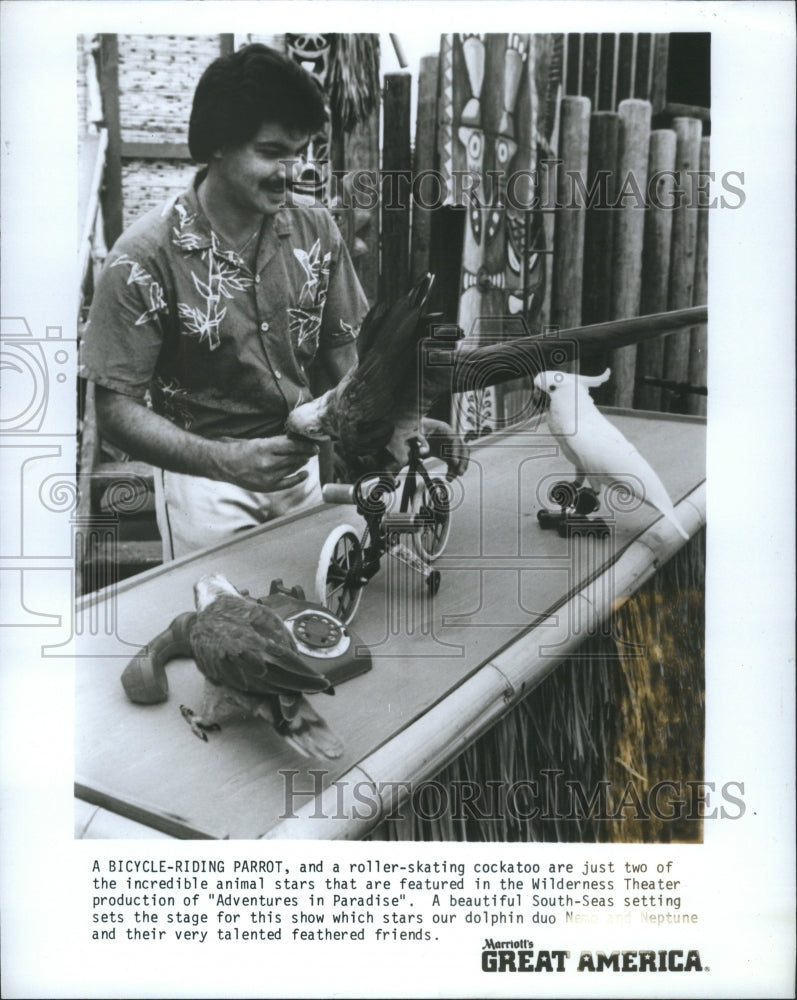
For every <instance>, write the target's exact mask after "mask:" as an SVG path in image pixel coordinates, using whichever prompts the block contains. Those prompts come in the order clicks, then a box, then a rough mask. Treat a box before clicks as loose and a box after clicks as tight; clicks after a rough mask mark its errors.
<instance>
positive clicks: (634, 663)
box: [372, 531, 705, 843]
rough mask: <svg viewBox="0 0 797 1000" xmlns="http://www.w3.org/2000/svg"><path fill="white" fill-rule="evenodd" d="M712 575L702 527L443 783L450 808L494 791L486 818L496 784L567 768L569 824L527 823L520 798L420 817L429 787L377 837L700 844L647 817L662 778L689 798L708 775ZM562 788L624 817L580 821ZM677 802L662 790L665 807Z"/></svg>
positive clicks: (683, 825)
mask: <svg viewBox="0 0 797 1000" xmlns="http://www.w3.org/2000/svg"><path fill="white" fill-rule="evenodd" d="M704 576H705V532H704V531H701V532H699V534H698V535H696V536H695V538H693V539H692V540H691V541H690V542H689V543H688V544H687V545H686V546H685V547H684V548H683V549H681V550H680V551H679V552H678V553H677V554H676V555H675V556H674V557H673V558H672V559H671V560H670V561H669V562H668V563H666V564H665V565H664V566H663V567H662V568H661V569H660V570H659V571H658V572H657V573H656V575H655V576H654V577H653V579H652V580H651V581H650V582H649V583H648V584H646V585H645V586H644V587H642V588H641V589H640V590H639V591H638V592H637V593H636V594H634V595H633V596H632V597H631V598H630V600H628V601H627V602H626V604H624V605H623V606H622V607H621V608H620V609H619V610H618V611H617V612H616V613H615V615H614V616H613V628H612V629H611V635H610V636H608V637H598V638H593V639H590V640H588V641H587V642H586V643H585V644H584V646H583V647H582V648H581V651H580V653H579V655H577V656H575V657H572V658H570V659H568V660H566V661H565V662H563V663H562V664H560V666H559V667H558V668H557V669H556V670H555V671H554V672H553V673H552V674H551V675H550V676H549V677H548V678H547V679H546V680H545V681H543V683H542V684H540V685H539V687H537V688H536V689H535V690H534V691H532V693H531V694H530V695H529V696H528V697H527V698H525V699H524V700H523V701H522V702H520V703H519V704H518V705H517V706H516V707H515V708H514V709H513V710H512V711H511V712H510V713H509V714H508V715H506V716H505V717H504V718H503V719H502V720H501V721H500V722H499V723H498V724H497V725H495V726H494V727H493V728H492V729H491V730H490V731H489V732H487V733H486V734H485V735H483V736H482V737H480V738H479V739H478V740H477V741H476V742H474V743H473V744H472V745H471V746H470V747H468V749H467V750H466V751H465V752H464V753H463V754H461V755H460V756H459V757H458V758H457V759H456V760H455V761H454V762H453V763H452V764H450V765H449V766H448V767H447V768H445V769H444V770H443V771H442V772H441V773H440V774H438V775H437V777H436V778H435V779H434V780H435V783H437V784H439V785H442V786H443V787H444V788H445V789H447V790H448V791H447V797H448V801H449V802H455V801H456V793H455V792H454V789H455V788H456V787H457V785H456V783H457V782H475V783H476V784H477V785H478V787H480V788H481V789H482V790H484V792H485V798H484V799H483V800H482V802H481V810H482V812H491V811H492V810H490V809H488V808H487V802H488V800H487V798H486V795H487V792H488V791H489V789H490V785H489V782H497V783H500V785H496V786H495V787H496V788H498V787H500V788H503V789H506V788H508V787H510V786H512V785H513V784H515V783H517V782H527V781H536V782H538V783H539V786H540V787H541V788H545V787H546V785H545V783H546V780H548V779H546V777H545V774H544V772H545V771H546V770H549V771H559V772H562V774H561V775H560V776H559V777H558V778H557V779H555V781H556V782H557V785H558V787H559V789H560V805H562V806H563V808H560V809H559V810H558V811H559V812H560V813H564V814H565V818H561V817H560V818H556V817H554V816H553V815H552V816H551V818H545V817H544V816H537V817H533V818H531V817H530V818H524V817H523V815H522V814H524V813H528V814H530V813H531V811H532V809H531V807H532V805H533V802H532V800H531V799H530V798H529V797H528V796H526V797H525V798H524V797H523V796H520V797H519V798H518V800H517V802H516V804H515V805H516V808H512V809H507V808H497V809H495V810H494V812H495V815H494V816H492V815H491V816H490V817H489V818H486V819H485V818H481V817H478V816H474V815H473V812H472V811H469V810H467V809H460V810H459V812H460V814H461V817H462V818H454V816H453V815H452V812H455V810H450V809H449V810H447V811H446V813H445V814H444V815H442V816H441V817H440V818H439V819H424V818H422V815H421V816H419V815H417V813H418V812H420V813H421V814H426V815H434V814H435V812H436V809H435V801H436V800H435V801H432V800H434V799H435V796H438V799H439V794H438V793H437V792H436V791H435V790H434V789H431V788H430V789H429V792H430V795H429V799H430V801H429V803H428V804H426V805H425V804H424V801H423V798H422V799H421V800H420V805H421V807H420V809H418V810H416V811H413V810H412V809H410V808H409V806H406V807H405V808H404V810H403V815H404V818H403V819H401V820H388V821H385V822H384V823H382V824H381V826H380V827H378V828H377V830H376V831H375V832H374V834H373V835H372V837H373V839H386V840H469V841H512V842H530V841H556V842H564V841H579V842H587V843H595V842H609V841H614V842H626V843H635V842H643V843H649V842H695V841H700V840H701V839H702V827H701V824H700V822H699V821H696V820H690V819H686V818H685V816H684V817H682V818H680V819H674V820H669V821H668V820H664V819H661V818H657V817H656V816H655V815H650V817H649V818H640V817H642V816H643V813H644V812H649V810H648V808H647V806H648V801H647V796H648V792H649V790H650V789H651V788H652V787H653V786H654V785H655V784H656V783H657V782H660V781H673V782H676V783H680V787H681V790H682V791H683V790H684V788H685V785H684V783H685V782H687V781H700V780H702V778H703V743H704V718H705V708H704V702H705V697H704V635H705V616H704V589H703V588H704ZM551 780H554V779H551ZM565 781H573V782H577V783H578V785H579V786H580V787H581V789H583V791H584V792H585V793H586V795H587V798H588V799H589V797H590V796H591V794H592V792H593V791H594V790H595V789H596V788H598V787H599V783H601V782H608V783H609V786H608V791H607V796H608V797H607V802H608V808H607V810H606V812H607V813H608V814H609V815H610V816H616V814H618V813H619V814H620V816H621V817H622V818H611V819H599V818H597V816H596V815H594V814H591V811H590V810H589V809H579V808H577V809H576V810H575V813H574V815H573V817H572V818H571V817H570V816H568V813H569V812H570V807H571V804H572V799H571V797H570V796H569V794H568V793H567V788H566V787H565V786H564V785H563V783H564V782H565ZM459 787H460V788H462V787H463V786H462V785H460V786H459ZM665 791H666V790H665ZM634 793H636V795H638V797H639V800H640V802H641V804H642V810H640V809H639V808H638V807H637V805H636V798H635V797H634ZM678 797H679V796H678V795H677V793H675V792H673V794H672V795H670V796H669V799H668V796H667V794H662V795H661V796H660V799H659V805H660V806H661V809H662V811H663V812H665V813H666V812H667V811H668V809H669V808H670V806H669V803H670V801H671V800H674V799H677V798H678ZM680 797H681V798H687V799H688V795H686V796H684V795H681V796H680ZM497 801H498V802H499V803H500V801H501V797H500V794H499V796H498V799H497ZM623 801H625V802H626V803H627V805H626V808H625V809H623V810H620V809H619V805H620V803H621V802H623ZM538 804H539V802H538ZM504 805H505V803H504ZM541 811H542V812H543V813H544V812H545V809H542V810H541ZM550 812H551V813H553V812H554V810H550ZM593 812H595V811H593ZM674 812H676V813H677V809H675V810H674ZM499 813H500V815H499ZM579 813H580V814H581V815H579ZM684 813H685V810H684ZM518 814H521V815H518Z"/></svg>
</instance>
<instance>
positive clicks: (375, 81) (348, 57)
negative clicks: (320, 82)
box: [327, 34, 379, 132]
mask: <svg viewBox="0 0 797 1000" xmlns="http://www.w3.org/2000/svg"><path fill="white" fill-rule="evenodd" d="M329 37H330V41H331V47H330V65H329V75H328V77H327V90H328V92H329V101H330V106H331V109H332V121H333V128H342V129H343V131H344V132H350V131H351V130H352V129H353V128H354V126H355V125H358V124H359V123H360V122H364V121H365V120H366V119H367V118H368V116H369V115H370V114H371V112H372V111H373V109H374V108H375V107H376V105H377V104H378V103H379V35H369V34H354V35H350V34H347V35H343V34H336V35H330V36H329Z"/></svg>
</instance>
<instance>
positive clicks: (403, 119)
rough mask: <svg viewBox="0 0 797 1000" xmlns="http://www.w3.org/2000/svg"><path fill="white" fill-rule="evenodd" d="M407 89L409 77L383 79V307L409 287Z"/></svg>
mask: <svg viewBox="0 0 797 1000" xmlns="http://www.w3.org/2000/svg"><path fill="white" fill-rule="evenodd" d="M411 85H412V78H411V76H410V74H409V73H388V74H386V76H385V89H384V132H383V145H382V170H383V179H382V202H381V213H382V215H381V218H382V257H381V266H380V273H379V288H380V295H379V298H380V300H381V301H382V302H384V303H385V304H386V305H389V304H390V303H392V302H395V301H396V299H398V298H399V297H400V296H401V295H403V294H404V293H405V292H406V290H407V288H408V286H409V237H410V200H411V199H410V194H411V167H412V163H411V158H410V92H411Z"/></svg>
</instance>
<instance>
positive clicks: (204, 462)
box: [95, 386, 318, 493]
mask: <svg viewBox="0 0 797 1000" xmlns="http://www.w3.org/2000/svg"><path fill="white" fill-rule="evenodd" d="M95 399H96V407H97V422H98V425H99V429H100V433H101V434H103V435H104V436H105V437H107V438H108V439H109V440H110V441H113V443H114V444H116V445H118V446H119V447H120V448H123V449H124V450H125V451H126V452H127V453H128V454H129V455H130V456H131V457H132V458H136V459H139V460H140V461H142V462H149V464H150V465H155V466H158V467H159V468H161V469H167V470H168V471H170V472H182V473H186V474H188V475H190V476H204V477H205V478H206V479H216V480H219V481H221V482H226V483H234V484H235V485H236V486H240V487H241V488H243V489H248V490H254V491H256V492H259V493H271V492H273V491H275V490H286V489H290V488H291V487H293V486H296V485H297V484H298V483H301V482H303V481H304V480H305V479H307V476H308V472H307V470H306V469H302V466H304V465H306V464H307V462H308V460H309V459H310V458H311V457H312V456H313V455H315V454H317V453H318V448H317V446H316V445H315V444H313V442H312V441H294V440H291V439H289V438H288V437H287V436H286V435H284V434H281V435H276V436H274V437H268V438H243V439H236V438H226V439H225V438H222V439H220V440H208V439H207V438H203V437H199V435H197V434H192V433H191V432H190V431H185V430H183V429H182V428H180V427H175V426H174V424H172V423H170V421H168V420H166V418H165V417H161V416H159V415H158V414H157V413H154V412H153V411H152V410H148V409H147V408H146V407H145V406H143V405H142V404H141V403H138V402H136V400H135V399H132V398H130V397H129V396H123V395H122V394H120V393H117V392H113V391H111V390H110V389H103V388H102V387H101V386H97V392H96V397H95Z"/></svg>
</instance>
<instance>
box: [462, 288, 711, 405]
mask: <svg viewBox="0 0 797 1000" xmlns="http://www.w3.org/2000/svg"><path fill="white" fill-rule="evenodd" d="M707 321H708V309H707V308H706V306H695V307H693V308H691V309H678V310H675V311H673V312H665V313H658V314H657V315H655V316H635V317H632V318H631V319H621V320H610V321H609V322H608V323H596V324H594V325H592V326H580V327H573V328H572V329H570V330H562V331H561V333H560V334H559V335H558V336H556V337H547V336H535V337H520V338H518V339H517V340H508V341H504V342H503V343H500V344H491V345H489V346H487V347H477V348H475V349H473V350H467V349H462V350H460V351H458V352H457V356H456V365H455V368H454V374H453V377H452V386H453V387H454V391H455V392H465V391H466V390H468V389H473V388H481V387H483V386H485V385H499V384H500V383H501V382H506V381H509V380H510V379H513V378H518V377H520V376H522V375H524V374H525V375H530V376H532V377H533V376H534V375H536V374H537V372H538V371H540V370H542V369H543V368H544V367H547V366H549V365H553V366H554V367H561V365H560V363H558V362H557V361H556V356H557V355H558V354H560V353H561V349H562V343H563V342H565V343H574V344H576V345H577V346H578V351H579V356H580V357H581V359H582V360H583V359H584V358H585V357H589V358H595V357H600V356H601V355H602V354H603V353H604V352H605V351H607V350H613V349H614V348H618V347H623V346H625V345H627V344H636V343H641V342H642V341H644V340H649V339H651V338H653V337H661V336H662V335H663V334H666V333H670V332H671V331H672V330H678V329H681V328H683V327H688V326H696V325H697V324H699V323H705V322H707Z"/></svg>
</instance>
